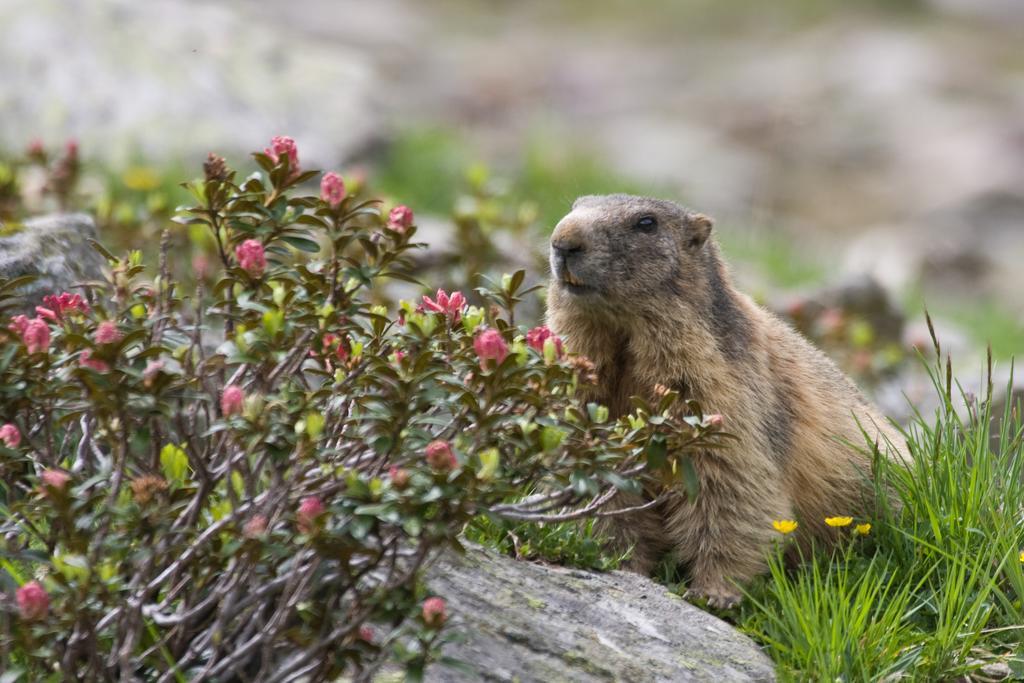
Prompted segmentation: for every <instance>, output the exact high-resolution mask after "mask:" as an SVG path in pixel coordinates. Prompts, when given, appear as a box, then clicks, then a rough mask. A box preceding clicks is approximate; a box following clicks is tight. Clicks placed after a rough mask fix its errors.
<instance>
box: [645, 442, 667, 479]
mask: <svg viewBox="0 0 1024 683" xmlns="http://www.w3.org/2000/svg"><path fill="white" fill-rule="evenodd" d="M644 454H645V455H646V456H647V466H648V467H649V468H651V469H652V470H656V469H661V468H662V467H664V466H665V460H666V458H667V456H668V444H667V443H666V442H665V437H664V436H662V435H661V434H655V435H654V436H652V437H651V440H650V441H648V442H647V448H646V449H645V451H644Z"/></svg>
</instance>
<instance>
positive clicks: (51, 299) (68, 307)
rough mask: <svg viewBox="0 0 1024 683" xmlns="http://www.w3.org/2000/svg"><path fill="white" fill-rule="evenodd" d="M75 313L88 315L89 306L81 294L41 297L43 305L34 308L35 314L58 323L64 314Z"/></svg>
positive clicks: (63, 293) (67, 293)
mask: <svg viewBox="0 0 1024 683" xmlns="http://www.w3.org/2000/svg"><path fill="white" fill-rule="evenodd" d="M71 312H77V313H88V312H89V304H87V303H85V299H83V298H82V295H81V294H71V293H69V292H61V293H60V294H49V295H47V296H44V297H43V305H42V306H36V313H38V314H39V315H40V316H41V317H43V318H46V319H47V320H52V321H54V322H59V321H61V320H63V319H64V316H65V314H67V313H71Z"/></svg>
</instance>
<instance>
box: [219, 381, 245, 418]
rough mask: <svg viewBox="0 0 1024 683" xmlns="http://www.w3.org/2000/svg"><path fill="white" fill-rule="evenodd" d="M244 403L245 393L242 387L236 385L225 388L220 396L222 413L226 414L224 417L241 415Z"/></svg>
mask: <svg viewBox="0 0 1024 683" xmlns="http://www.w3.org/2000/svg"><path fill="white" fill-rule="evenodd" d="M244 402H245V392H244V391H243V390H242V387H240V386H238V385H236V384H229V385H228V386H226V387H224V391H223V392H222V393H221V395H220V412H222V413H223V414H224V417H231V416H232V415H240V414H241V413H242V405H243V404H244Z"/></svg>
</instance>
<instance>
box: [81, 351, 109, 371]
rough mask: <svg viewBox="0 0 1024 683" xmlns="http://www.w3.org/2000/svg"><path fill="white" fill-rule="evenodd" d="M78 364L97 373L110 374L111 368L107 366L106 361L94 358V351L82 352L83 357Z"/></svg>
mask: <svg viewBox="0 0 1024 683" xmlns="http://www.w3.org/2000/svg"><path fill="white" fill-rule="evenodd" d="M78 364H79V365H81V366H82V367H83V368H89V369H90V370H95V371H96V372H110V366H109V365H107V363H106V361H103V360H100V359H99V358H93V357H92V349H86V350H85V351H82V355H80V356H79V357H78Z"/></svg>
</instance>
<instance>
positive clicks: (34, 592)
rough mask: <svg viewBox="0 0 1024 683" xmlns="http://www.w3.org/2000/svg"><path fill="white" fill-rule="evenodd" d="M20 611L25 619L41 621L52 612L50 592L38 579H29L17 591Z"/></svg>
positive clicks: (16, 596)
mask: <svg viewBox="0 0 1024 683" xmlns="http://www.w3.org/2000/svg"><path fill="white" fill-rule="evenodd" d="M14 597H15V599H16V600H17V602H18V612H19V613H20V614H21V618H22V619H24V620H25V621H41V620H42V619H45V618H46V615H47V614H49V612H50V594H49V593H47V592H46V589H45V588H43V586H42V584H40V583H39V582H38V581H29V582H28V583H26V584H25V585H24V586H22V587H21V588H19V589H18V590H17V592H16V593H15V596H14Z"/></svg>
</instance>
